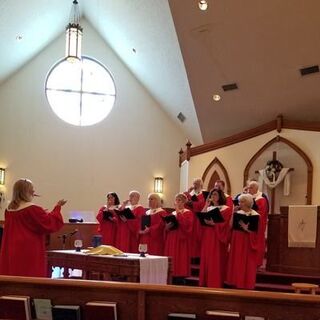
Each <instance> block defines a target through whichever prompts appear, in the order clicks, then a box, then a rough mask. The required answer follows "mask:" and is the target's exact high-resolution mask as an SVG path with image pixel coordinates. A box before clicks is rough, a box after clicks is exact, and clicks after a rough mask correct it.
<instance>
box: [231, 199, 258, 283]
mask: <svg viewBox="0 0 320 320" xmlns="http://www.w3.org/2000/svg"><path fill="white" fill-rule="evenodd" d="M252 205H253V198H252V195H250V194H242V195H240V196H239V206H240V210H239V211H237V212H235V213H234V216H235V215H236V214H238V217H241V216H244V217H252V216H258V222H259V220H260V216H259V213H258V212H256V211H254V210H253V209H251V207H252ZM235 221H236V220H235V217H233V230H232V236H231V246H230V254H229V261H228V270H227V280H226V282H227V284H228V285H230V286H232V287H235V288H238V289H254V286H255V282H256V273H257V258H258V253H259V251H258V249H259V228H260V227H261V226H260V223H259V224H258V229H256V231H251V230H250V222H249V223H244V222H243V221H242V220H239V221H238V222H236V224H237V226H236V225H235Z"/></svg>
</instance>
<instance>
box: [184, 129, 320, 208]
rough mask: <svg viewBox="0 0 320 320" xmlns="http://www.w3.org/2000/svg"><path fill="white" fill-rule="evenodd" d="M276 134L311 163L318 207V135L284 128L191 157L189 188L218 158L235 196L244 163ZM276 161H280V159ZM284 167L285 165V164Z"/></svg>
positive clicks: (319, 176) (313, 199)
mask: <svg viewBox="0 0 320 320" xmlns="http://www.w3.org/2000/svg"><path fill="white" fill-rule="evenodd" d="M277 135H280V136H282V137H283V138H286V139H288V140H290V141H291V142H293V143H294V144H296V145H297V146H298V147H299V148H300V149H302V150H303V151H304V152H305V153H306V154H307V155H308V157H309V158H310V160H311V162H312V164H313V189H312V190H313V192H312V204H320V185H319V181H320V170H319V165H318V164H319V161H320V148H319V141H320V132H312V131H302V130H289V129H283V130H282V131H281V132H280V134H279V133H278V132H277V131H271V132H268V133H266V134H263V135H260V136H258V137H254V138H252V139H249V140H246V141H243V142H240V143H236V144H233V145H230V146H227V147H224V148H220V149H217V150H213V151H210V152H206V153H204V154H201V155H197V156H194V157H191V159H190V163H189V185H191V183H192V180H193V179H194V178H197V177H201V176H202V174H203V172H204V171H205V169H206V168H207V167H208V165H209V164H210V162H211V161H212V160H213V159H214V158H215V157H218V159H219V160H220V161H221V162H222V164H223V165H224V166H225V168H226V170H227V172H228V174H229V178H230V183H231V190H232V194H233V195H235V194H237V193H239V192H241V190H242V187H243V172H244V169H245V167H246V165H247V163H248V162H249V161H250V159H251V158H252V157H253V155H254V154H255V153H256V152H257V151H258V150H259V149H260V148H262V147H263V146H264V145H265V144H266V143H267V142H269V141H270V140H271V139H273V138H274V137H276V136H277ZM270 159H272V152H270ZM270 159H269V160H270ZM279 160H280V161H281V159H279ZM283 164H284V165H285V166H286V163H283ZM296 171H297V170H296ZM294 174H295V172H293V173H292V183H297V181H296V182H295V180H294V179H295V177H294Z"/></svg>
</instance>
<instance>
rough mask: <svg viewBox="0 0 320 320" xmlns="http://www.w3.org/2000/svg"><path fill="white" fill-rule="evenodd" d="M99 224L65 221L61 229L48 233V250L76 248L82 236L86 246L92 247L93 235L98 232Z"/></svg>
mask: <svg viewBox="0 0 320 320" xmlns="http://www.w3.org/2000/svg"><path fill="white" fill-rule="evenodd" d="M98 226H99V224H98V223H93V222H92V223H91V222H90V223H88V222H83V223H65V224H64V225H63V227H62V228H61V229H60V230H59V231H57V232H54V233H51V234H50V235H48V240H47V250H61V249H74V241H75V240H76V239H77V238H81V240H82V242H83V247H84V248H87V247H90V246H92V237H93V235H95V234H98ZM77 230H78V232H76V231H77Z"/></svg>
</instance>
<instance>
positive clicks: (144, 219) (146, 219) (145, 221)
mask: <svg viewBox="0 0 320 320" xmlns="http://www.w3.org/2000/svg"><path fill="white" fill-rule="evenodd" d="M150 225H151V215H148V214H145V215H143V216H141V230H144V229H145V228H146V227H148V228H149V227H150Z"/></svg>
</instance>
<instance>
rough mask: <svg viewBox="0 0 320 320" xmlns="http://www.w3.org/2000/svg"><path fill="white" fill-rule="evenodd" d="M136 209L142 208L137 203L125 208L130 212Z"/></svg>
mask: <svg viewBox="0 0 320 320" xmlns="http://www.w3.org/2000/svg"><path fill="white" fill-rule="evenodd" d="M138 207H142V205H141V204H139V203H137V204H134V205H132V204H130V205H128V206H126V208H129V209H130V210H134V209H135V208H138Z"/></svg>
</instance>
